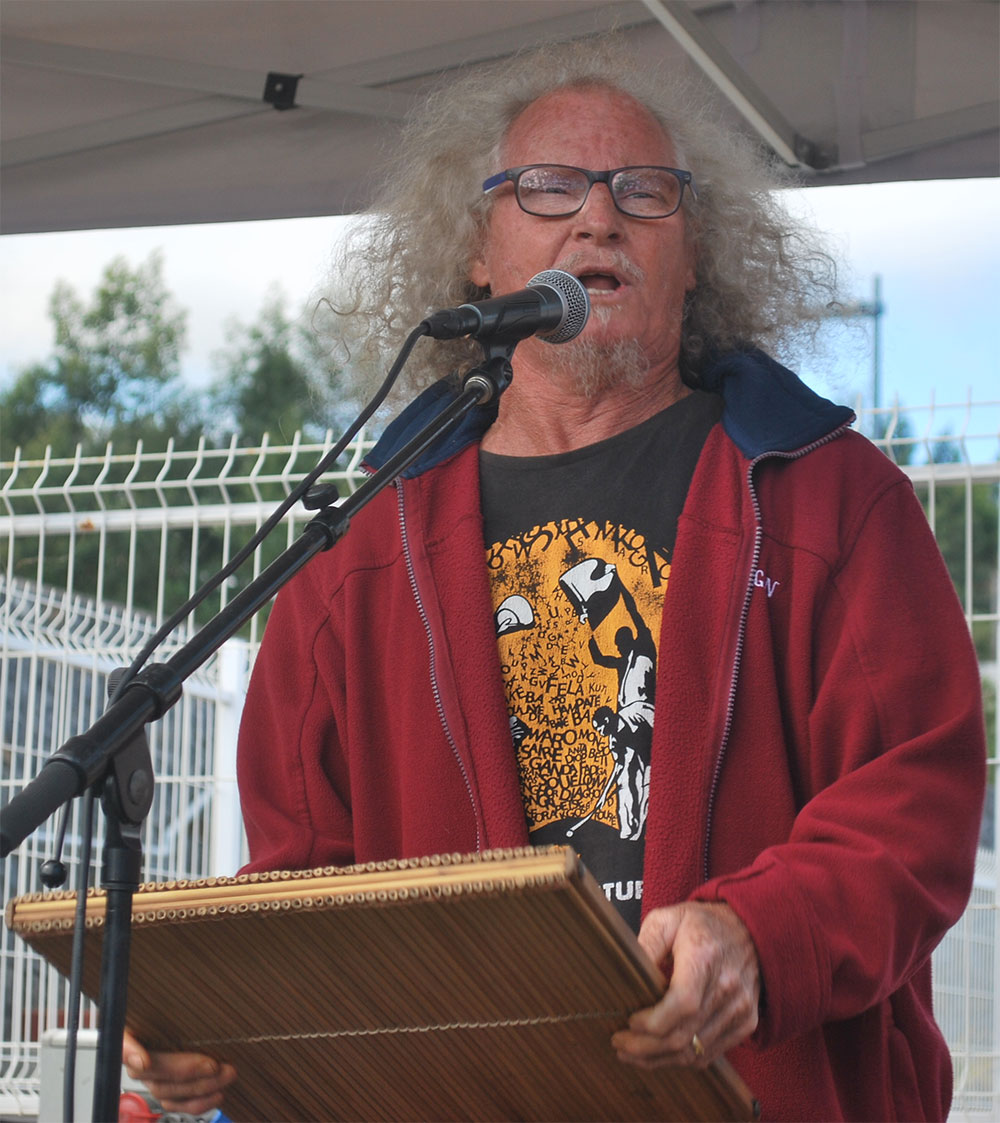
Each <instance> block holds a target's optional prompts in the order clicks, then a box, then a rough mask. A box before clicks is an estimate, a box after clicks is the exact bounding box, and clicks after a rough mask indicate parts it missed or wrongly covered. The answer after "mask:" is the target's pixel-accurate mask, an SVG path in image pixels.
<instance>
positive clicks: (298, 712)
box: [237, 563, 354, 873]
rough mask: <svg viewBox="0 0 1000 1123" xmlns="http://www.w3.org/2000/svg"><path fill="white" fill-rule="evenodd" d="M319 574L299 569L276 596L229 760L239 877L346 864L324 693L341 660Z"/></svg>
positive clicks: (331, 703)
mask: <svg viewBox="0 0 1000 1123" xmlns="http://www.w3.org/2000/svg"><path fill="white" fill-rule="evenodd" d="M320 573H321V566H319V565H317V564H316V563H314V564H313V565H311V566H307V567H305V568H304V569H303V570H302V571H301V572H300V573H299V574H298V575H297V576H296V577H295V578H294V579H293V580H292V581H291V582H289V584H288V585H286V586H285V588H284V589H282V591H281V592H280V593H279V595H278V598H277V600H276V602H275V604H274V607H273V609H272V612H271V615H270V617H269V619H268V622H267V626H266V628H265V631H264V638H263V641H262V643H261V647H260V652H259V654H258V656H257V660H256V662H255V664H254V669H253V674H252V676H251V680H250V689H249V691H248V694H247V700H246V705H245V707H244V710H243V718H242V721H241V724H240V735H239V747H238V755H237V775H238V780H239V788H240V799H241V803H242V807H243V819H244V825H245V827H246V833H247V840H248V843H249V847H250V861H249V863H248V864H247V866H246V867H244V870H243V871H242V872H244V873H246V872H251V871H261V870H299V869H313V868H317V867H319V866H327V865H349V864H351V863H352V862H353V860H354V848H353V841H352V840H353V831H352V821H351V813H350V802H349V794H348V793H349V783H348V778H347V770H346V767H345V766H344V763H343V759H342V754H341V752H340V746H339V739H338V735H337V722H336V717H335V714H336V700H335V699H334V698H332V697H331V695H330V689H329V683H330V682H332V681H336V678H337V675H336V668H337V666H338V658H339V656H338V653H337V650H336V649H335V640H334V637H333V633H332V630H331V628H330V627H329V619H328V613H327V610H326V605H327V603H328V595H326V594H325V593H324V590H323V588H322V585H321V583H320V581H319V574H320ZM320 668H325V669H327V670H329V672H330V673H321V671H320Z"/></svg>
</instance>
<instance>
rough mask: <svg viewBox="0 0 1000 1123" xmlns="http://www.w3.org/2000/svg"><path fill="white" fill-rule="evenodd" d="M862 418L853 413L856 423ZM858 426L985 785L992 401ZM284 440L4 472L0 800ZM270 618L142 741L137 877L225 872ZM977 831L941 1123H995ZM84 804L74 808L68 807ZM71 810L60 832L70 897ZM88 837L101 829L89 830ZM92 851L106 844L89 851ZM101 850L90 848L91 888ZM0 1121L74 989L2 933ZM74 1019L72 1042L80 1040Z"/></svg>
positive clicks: (209, 546) (286, 469)
mask: <svg viewBox="0 0 1000 1123" xmlns="http://www.w3.org/2000/svg"><path fill="white" fill-rule="evenodd" d="M859 413H861V411H859ZM859 427H860V428H861V429H862V430H863V431H865V432H867V433H868V434H869V435H872V436H874V437H876V439H878V440H879V443H881V444H882V445H883V447H884V448H885V449H886V451H887V453H888V454H889V455H892V456H894V458H895V459H897V460H898V461H899V462H901V463H902V464H903V466H904V470H906V471H907V472H908V473H909V474H910V476H911V478H912V479H913V480H914V484H915V486H916V487H917V490H918V493H919V494H920V495H921V497H922V499H923V500H924V503H925V507H926V508H927V510H928V514H929V517H930V519H931V523H932V526H934V527H935V531H936V533H937V534H938V537H939V541H940V542H941V544H942V549H943V551H944V553H945V557H946V560H947V561H948V564H949V568H950V570H951V573H952V576H953V578H954V579H955V581H956V585H957V587H958V590H959V595H960V597H961V598H962V601H963V604H964V606H965V610H966V614H967V618H968V620H969V625H970V628H971V629H972V632H973V636H974V639H975V641H976V646H977V649H978V651H979V655H980V660H981V666H982V670H983V685H984V696H985V699H986V705H987V713H988V734H989V738H990V741H989V744H990V752H991V754H992V757H991V765H992V767H991V776H992V775H993V773H994V772H995V766H996V743H997V726H996V695H997V685H998V671H997V666H998V658H997V645H998V634H1000V624H998V615H997V571H998V559H1000V545H998V527H997V494H998V486H1000V455H998V449H1000V402H995V403H978V404H973V403H969V402H967V403H960V404H959V405H957V406H951V405H947V406H935V405H932V406H928V407H924V408H923V409H919V410H907V411H905V412H903V411H901V410H899V409H898V408H895V409H893V410H887V411H878V412H872V411H869V412H867V413H863V414H862V415H861V417H860V420H859ZM331 443H332V442H330V441H329V440H328V441H327V442H325V443H323V444H307V443H304V442H301V441H299V440H298V439H296V440H295V441H294V442H293V443H292V444H290V445H281V446H273V445H270V444H269V443H268V441H267V440H266V439H265V440H264V441H263V442H262V443H261V444H260V445H258V446H254V447H240V446H238V445H237V444H236V443H235V441H234V442H233V443H232V444H231V445H230V446H229V447H228V448H224V449H209V448H205V447H199V448H197V449H194V450H190V451H181V450H178V449H174V448H172V447H168V449H167V450H166V451H165V452H150V451H146V450H143V449H142V447H141V446H140V447H139V448H136V449H130V450H128V451H124V450H122V451H117V450H114V449H111V448H109V449H108V450H107V451H106V453H105V454H103V455H101V456H93V457H88V456H83V455H80V454H77V455H75V456H72V457H57V456H54V455H51V454H47V455H45V456H44V457H42V458H41V459H37V460H32V459H27V458H22V457H21V456H20V455H18V456H16V457H15V459H14V460H13V461H12V462H9V463H0V654H2V665H0V736H2V752H3V772H2V780H0V803H6V802H7V801H8V800H9V799H10V798H11V797H12V796H13V795H14V794H16V793H17V792H18V791H20V789H21V788H22V787H23V786H24V784H25V783H27V781H28V780H30V779H31V778H32V777H33V776H35V775H37V773H38V771H39V770H40V769H41V767H42V766H43V765H44V763H45V761H46V760H47V759H48V758H49V757H50V756H51V755H52V753H54V752H55V751H56V750H57V749H58V748H59V747H60V746H61V745H62V744H63V743H64V742H65V741H66V740H67V739H68V738H70V737H71V736H74V735H75V734H78V733H80V732H83V731H84V730H85V729H86V728H87V727H88V726H89V725H90V724H91V723H92V722H93V721H94V719H95V718H96V717H97V716H98V715H99V714H100V712H101V710H102V708H103V705H104V697H105V692H106V682H107V676H108V674H109V672H110V671H111V670H112V669H114V668H115V667H121V666H125V665H127V664H128V663H129V662H130V660H131V658H132V657H133V656H134V655H135V653H136V652H137V651H138V650H139V648H140V647H141V646H142V644H143V642H144V641H145V640H146V639H147V638H148V636H149V635H151V634H152V632H153V631H154V630H155V628H156V626H157V625H158V624H159V622H160V621H161V620H162V619H163V618H164V617H165V616H168V615H170V614H171V613H172V612H173V610H174V609H175V608H176V607H177V606H178V605H179V604H180V603H181V602H182V601H183V600H184V599H186V597H187V596H188V595H189V594H190V593H191V592H193V591H194V589H195V588H197V587H198V586H199V585H200V584H201V583H202V581H204V579H205V578H206V577H207V576H209V575H210V574H212V573H214V572H216V571H217V570H218V569H219V568H221V566H222V565H223V564H224V562H225V561H226V560H228V558H229V557H231V556H232V555H233V554H234V553H235V552H236V550H237V549H238V548H239V547H240V546H241V545H242V543H243V542H244V541H245V540H246V539H247V538H248V537H249V536H250V534H251V533H253V531H254V530H255V529H256V528H257V527H258V526H259V525H260V524H261V523H262V522H263V520H264V519H265V518H266V517H267V516H268V515H269V514H270V513H271V511H272V510H273V509H274V507H275V506H276V505H277V503H278V502H279V501H280V500H281V499H282V498H284V497H285V496H286V495H287V494H288V493H289V492H290V490H291V489H292V487H294V485H295V484H296V483H297V482H298V481H299V480H300V479H301V478H302V476H304V475H305V473H306V472H307V471H308V470H309V469H310V468H311V467H312V466H313V465H314V464H315V463H316V461H317V460H318V459H319V458H320V456H321V455H323V453H325V452H326V451H327V450H328V448H329V447H330V444H331ZM368 447H369V443H368V442H366V441H365V440H364V439H360V440H358V441H356V442H355V443H354V444H353V445H352V446H351V448H350V449H349V450H348V454H346V455H345V458H344V459H343V461H342V467H340V468H338V469H337V470H336V471H334V472H331V473H330V474H329V475H328V476H327V477H326V480H327V481H333V482H336V483H337V484H338V486H339V487H340V489H341V492H342V493H343V494H347V493H348V492H349V491H350V490H352V489H353V487H355V486H356V485H357V483H358V482H359V481H360V479H361V475H360V470H359V465H360V461H361V458H362V456H363V454H364V452H365V451H367V448H368ZM310 517H311V514H310V512H308V511H305V510H304V509H303V508H302V507H301V506H299V507H297V508H295V509H294V510H293V512H291V513H290V514H289V516H287V518H286V520H285V522H284V523H283V524H282V526H281V527H280V528H279V530H277V531H276V532H275V533H274V535H272V539H274V541H273V542H270V544H269V545H268V547H267V548H266V549H264V550H263V551H260V552H258V554H257V556H256V557H255V558H254V560H253V561H252V562H250V563H248V565H247V567H246V571H245V572H244V573H241V574H240V575H239V577H238V578H236V579H234V580H233V581H232V582H231V583H229V584H226V585H224V586H223V587H222V588H221V589H220V590H219V591H218V592H217V593H216V594H214V596H213V598H212V600H211V602H210V603H209V604H208V605H206V606H204V607H203V608H202V609H201V610H200V611H199V613H198V614H197V616H196V618H195V619H194V620H193V621H191V622H189V624H188V625H186V626H184V627H183V628H181V629H180V630H179V631H178V633H177V634H175V636H174V637H172V638H171V640H170V641H168V643H167V644H166V645H165V647H164V648H161V650H160V651H159V652H158V653H157V656H156V659H157V660H158V661H162V660H163V659H165V658H167V657H169V655H170V654H171V653H172V652H173V651H174V650H176V648H177V647H179V646H180V645H181V644H183V643H184V642H186V641H187V640H188V639H189V638H190V636H191V635H192V634H193V631H194V630H195V628H197V627H198V626H200V625H201V624H203V623H204V622H205V621H206V620H207V619H208V618H209V617H210V616H211V615H212V614H214V613H215V612H217V611H219V609H220V608H222V607H223V606H224V605H225V604H226V603H227V601H228V600H229V599H230V597H231V596H232V593H233V590H234V587H240V586H242V585H243V584H245V583H246V581H247V580H249V578H250V577H251V576H253V575H254V574H255V573H256V572H259V571H260V569H261V568H262V567H263V565H264V564H265V563H266V561H268V560H270V559H271V558H272V557H274V556H276V554H277V553H278V552H280V550H281V549H283V548H284V547H285V546H286V545H287V544H288V543H289V542H291V541H292V540H293V539H294V538H295V537H296V536H297V534H298V533H299V532H300V531H301V529H302V526H303V525H304V524H305V522H306V521H307V520H308V519H309V518H310ZM262 620H263V614H261V616H259V617H258V618H257V619H256V620H255V621H253V622H252V623H251V624H249V625H248V626H247V628H246V629H244V631H243V632H242V633H241V634H240V636H239V637H238V638H235V639H232V640H229V641H228V642H227V643H226V644H225V645H224V647H223V649H222V650H221V651H220V652H219V653H218V654H217V655H216V656H215V657H213V658H212V659H211V660H210V661H209V662H208V663H206V664H205V665H204V666H203V667H202V668H201V670H200V671H199V672H198V673H197V674H196V675H195V676H194V677H193V678H192V679H191V680H189V682H188V683H187V684H186V686H185V690H184V695H183V698H182V699H181V701H180V702H179V703H178V705H177V706H176V707H174V709H172V710H171V711H170V712H169V713H168V714H167V715H166V716H165V718H164V719H162V720H161V721H160V722H158V723H156V724H155V725H154V726H152V727H151V728H150V745H151V749H152V753H153V763H154V769H155V773H156V795H155V799H154V803H153V808H152V811H151V813H150V815H149V818H148V820H147V823H146V827H145V830H144V845H143V850H144V857H145V866H144V877H145V878H146V879H148V880H165V879H172V878H197V877H206V876H212V875H216V874H229V873H232V872H234V871H235V870H236V868H237V867H238V866H239V865H240V863H241V861H242V860H243V856H244V842H243V837H242V827H241V823H240V818H239V806H238V800H237V797H236V782H235V740H236V737H235V731H236V726H237V723H238V721H239V714H240V710H241V707H242V700H243V694H244V691H245V684H246V680H247V676H248V673H249V668H250V666H251V663H252V660H253V655H254V653H255V651H256V645H257V642H258V638H259V635H260V631H261V627H262ZM990 798H991V805H990V813H989V814H988V816H987V819H986V821H985V822H984V829H983V836H982V845H983V849H982V851H981V853H980V861H979V869H978V873H977V880H976V889H975V893H974V896H973V900H972V902H971V904H970V906H969V909H968V910H967V912H966V914H965V916H964V917H963V918H962V920H961V922H960V923H959V924H958V925H957V926H956V928H955V929H954V930H953V931H952V932H951V933H950V934H949V935H948V937H947V938H946V940H945V942H944V943H943V944H942V947H941V948H940V950H939V951H938V953H937V954H936V956H935V980H936V981H935V999H936V1003H937V1011H938V1017H939V1020H940V1021H941V1024H942V1028H943V1029H944V1031H945V1034H946V1037H947V1038H948V1042H949V1045H950V1047H951V1049H952V1053H953V1057H954V1060H955V1072H956V1100H955V1108H954V1112H953V1118H969V1119H992V1118H1000V1003H998V1001H997V998H996V990H997V987H996V979H997V975H998V971H1000V950H998V948H1000V932H998V930H997V927H998V915H1000V910H998V890H997V870H996V860H995V841H994V834H993V830H994V824H995V807H994V804H993V802H992V801H993V800H994V799H995V797H994V796H993V795H992V794H991V797H990ZM74 802H75V803H79V801H74ZM78 818H79V809H78V808H74V810H73V812H72V814H71V816H70V819H69V823H68V827H67V832H66V844H65V847H64V851H63V857H64V861H65V862H66V864H67V866H68V867H69V869H70V871H71V873H70V877H71V880H73V881H75V873H74V872H73V871H74V870H75V868H76V865H77V857H78V855H79V853H80V846H81V839H80V837H79V832H80V824H79V821H78ZM98 818H100V816H98ZM56 827H57V823H56V820H55V819H53V820H52V821H50V822H49V823H47V824H46V825H45V826H44V827H43V828H42V829H41V830H39V831H38V832H37V833H36V834H35V835H33V836H32V837H30V838H29V839H27V840H26V841H25V842H24V843H23V844H22V845H21V846H20V847H19V848H18V849H17V851H16V852H15V853H14V854H13V855H12V856H11V857H10V858H8V859H7V862H6V864H5V870H4V897H5V899H9V898H11V897H13V896H15V895H20V894H23V893H30V892H37V891H39V890H40V889H41V883H40V879H39V869H40V866H41V864H42V863H43V862H44V861H45V860H46V859H48V858H50V857H52V854H53V846H54V837H55V833H56ZM98 834H99V835H100V832H98ZM100 852H101V838H100V836H99V837H98V838H97V840H96V841H95V846H94V854H93V858H92V862H91V864H92V867H93V869H94V873H93V875H92V882H95V883H96V880H97V877H96V867H97V865H98V863H99V859H100ZM0 967H2V970H0V1009H2V1013H3V1022H2V1026H0V1115H2V1116H3V1117H5V1118H6V1117H13V1118H16V1117H19V1116H31V1115H33V1114H34V1113H35V1112H36V1111H37V1105H38V1079H39V1077H38V1063H39V1040H40V1038H41V1034H42V1033H43V1032H44V1031H45V1030H46V1029H50V1028H53V1027H57V1026H60V1025H62V1024H64V1018H65V1013H64V1012H65V1009H66V1007H67V985H66V983H65V981H64V980H63V979H61V978H60V977H59V976H58V975H57V974H56V973H55V972H54V971H53V970H51V969H49V968H47V967H46V966H44V964H43V963H42V962H40V961H39V959H38V958H37V957H36V956H35V955H34V953H31V952H29V951H28V950H27V949H26V948H25V947H24V946H23V945H22V944H21V943H20V942H19V941H17V940H16V939H15V938H14V937H13V936H12V935H11V934H10V933H9V932H7V931H6V930H4V933H3V941H2V945H0ZM93 1019H94V1010H93V1008H92V1007H90V1006H89V1005H88V1006H86V1007H85V1009H84V1010H83V1012H82V1015H81V1024H84V1025H91V1024H93Z"/></svg>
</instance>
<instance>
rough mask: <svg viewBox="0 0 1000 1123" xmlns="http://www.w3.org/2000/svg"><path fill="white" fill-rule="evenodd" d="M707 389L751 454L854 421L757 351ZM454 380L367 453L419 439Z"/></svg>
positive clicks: (480, 417)
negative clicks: (719, 398)
mask: <svg viewBox="0 0 1000 1123" xmlns="http://www.w3.org/2000/svg"><path fill="white" fill-rule="evenodd" d="M702 388H703V389H705V390H708V391H710V392H711V393H715V394H720V395H721V396H722V400H723V403H724V404H723V409H722V424H723V426H724V428H725V430H726V432H727V434H728V435H729V437H730V438H731V440H732V441H733V442H734V443H735V444H736V446H737V448H739V450H740V451H741V452H742V453H743V455H744V456H746V457H747V458H748V459H749V460H754V459H756V458H757V457H758V456H761V455H762V454H763V453H766V452H794V451H795V450H796V449H800V448H805V447H806V446H807V445H810V444H812V443H813V442H815V441H817V440H820V439H821V438H822V437H825V436H827V434H829V433H832V432H833V431H834V430H835V429H839V428H840V427H841V426H843V425H846V424H847V423H849V422H850V421H852V420H853V418H854V414H853V412H852V411H851V410H850V409H849V408H848V407H847V406H839V405H835V404H834V403H833V402H831V401H829V400H828V399H826V398H823V397H821V396H820V395H819V394H817V393H815V391H813V390H811V389H810V388H809V387H808V386H806V384H805V383H804V382H802V380H801V379H800V378H799V377H798V376H797V375H795V374H793V373H792V372H791V371H790V370H788V369H787V368H786V367H783V366H782V365H781V364H780V363H778V362H775V360H774V359H772V358H771V357H770V356H769V355H766V354H765V353H764V352H763V351H760V350H757V349H751V350H745V351H729V352H726V353H725V354H723V355H721V356H719V357H718V358H717V359H715V360H714V361H712V362H711V363H710V364H709V365H708V367H707V369H706V370H705V371H704V373H703V374H702ZM455 394H456V388H455V384H454V383H453V382H452V381H451V380H450V379H443V380H442V381H440V382H436V383H434V385H433V386H430V387H429V388H428V389H427V390H425V391H424V392H423V393H422V394H421V395H420V396H419V397H418V398H416V399H415V400H414V401H413V402H411V403H410V405H408V406H407V407H406V409H404V410H403V412H402V413H401V414H400V415H399V416H398V417H397V418H396V419H395V420H394V421H392V422H391V423H390V424H389V426H388V427H387V428H386V430H385V433H384V434H383V435H382V438H381V439H380V440H379V442H378V443H377V444H376V446H375V448H374V449H372V451H371V453H369V455H368V457H367V458H366V463H367V465H368V466H369V467H370V468H374V469H377V468H380V467H381V466H382V465H383V464H384V463H385V462H386V461H387V460H388V459H389V457H390V456H392V454H393V453H394V452H396V451H397V450H398V449H399V448H402V446H403V445H404V444H406V442H407V441H408V440H410V439H411V438H412V437H414V436H415V435H416V434H417V433H418V432H419V431H420V430H421V429H422V428H423V427H424V425H426V424H427V423H428V421H430V420H431V418H433V417H434V416H435V415H436V414H437V413H438V412H440V410H441V409H443V408H444V406H445V405H447V403H448V402H449V401H450V400H451V399H452V398H453V397H454V396H455ZM496 415H497V402H496V401H495V400H494V401H493V402H489V403H487V404H486V405H485V406H479V407H477V408H476V409H474V410H472V411H471V412H470V413H468V414H466V415H465V417H464V418H463V419H462V421H461V422H460V423H459V424H458V426H457V427H456V428H454V429H453V430H452V431H451V432H450V433H449V434H448V435H447V436H446V437H445V438H444V439H443V440H442V441H440V442H439V443H438V444H437V446H435V447H434V448H432V449H429V450H428V451H427V452H425V453H424V455H423V456H422V457H421V458H420V460H418V461H417V462H416V464H414V465H412V466H411V467H410V468H408V469H407V470H406V471H405V472H404V473H403V475H404V476H405V477H413V476H419V475H420V474H421V473H422V472H426V471H427V470H428V469H429V468H433V467H434V466H435V465H437V464H440V463H442V462H443V461H445V460H447V459H448V458H449V457H451V456H453V455H454V454H455V453H457V452H459V451H461V450H462V449H463V448H465V446H466V445H468V444H471V443H473V442H474V441H478V440H479V439H480V438H481V437H482V435H483V434H484V433H485V432H486V430H487V429H488V428H489V427H490V426H491V425H492V424H493V422H494V421H495V420H496Z"/></svg>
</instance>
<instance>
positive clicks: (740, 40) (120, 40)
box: [0, 0, 1000, 233]
mask: <svg viewBox="0 0 1000 1123" xmlns="http://www.w3.org/2000/svg"><path fill="white" fill-rule="evenodd" d="M611 26H616V27H619V28H620V29H621V30H622V34H623V36H624V38H625V40H626V41H627V42H628V44H629V45H630V47H631V48H633V49H634V50H635V51H636V52H637V53H638V54H639V55H640V56H642V57H644V58H648V59H659V60H663V61H665V62H666V63H667V64H668V65H671V66H684V67H693V68H696V69H698V70H700V71H702V72H703V73H704V74H705V75H706V77H707V78H708V79H709V81H710V83H711V85H712V87H713V88H714V90H715V91H716V96H718V98H719V99H720V102H721V103H723V105H724V111H725V112H727V113H732V114H735V115H737V116H738V117H739V119H740V120H741V121H742V122H743V123H744V124H745V126H746V128H748V129H750V130H752V131H753V132H755V133H756V134H757V135H759V136H760V137H761V139H762V140H763V141H764V142H765V143H767V144H768V145H770V146H771V147H772V148H773V149H774V150H775V151H776V152H777V153H778V154H779V155H780V156H781V158H782V159H784V160H785V161H786V162H788V163H789V164H792V165H795V166H797V167H798V169H799V172H800V174H801V176H802V179H803V181H804V182H806V183H817V184H819V183H831V184H833V183H862V182H872V181H882V180H896V179H926V178H946V177H971V176H994V175H997V174H998V173H1000V101H998V89H1000V77H998V75H1000V5H998V4H997V2H996V0H735V2H734V0H641V2H640V0H615V2H610V3H609V2H607V0H508V2H506V3H487V2H479V0H141V2H140V0H44V2H39V0H4V2H3V4H2V5H0V48H2V60H0V61H2V68H0V129H2V133H0V136H2V147H0V232H3V233H20V232H32V231H45V230H73V229H85V228H105V227H114V226H148V225H157V224H163V223H198V222H217V221H226V220H239V219H260V218H278V217H293V216H304V215H324V214H338V213H347V212H350V211H351V210H355V209H357V208H358V207H359V205H361V204H362V202H363V200H364V198H365V184H366V176H367V175H368V173H369V170H370V168H371V166H372V164H373V162H374V160H375V159H376V157H377V156H378V154H379V152H380V151H381V150H382V149H383V148H384V146H386V145H388V144H391V138H392V135H393V129H394V127H395V125H396V123H397V122H398V120H399V119H400V117H401V116H402V115H403V114H404V113H405V111H406V109H407V106H408V105H409V104H410V100H411V98H412V97H413V96H414V95H415V94H416V93H419V91H420V90H421V89H423V88H425V87H426V86H427V85H428V83H430V82H432V81H435V80H436V79H437V77H438V75H439V74H440V73H441V72H442V71H448V70H450V69H453V68H456V67H459V66H463V65H474V64H476V63H479V62H482V61H485V60H488V59H495V58H498V57H504V56H506V55H508V54H510V53H512V52H514V51H516V50H518V49H519V48H522V47H525V46H529V45H532V44H534V43H536V42H539V41H541V40H549V39H566V38H574V37H578V36H584V35H591V34H594V33H595V32H598V31H601V30H604V29H606V28H609V27H611Z"/></svg>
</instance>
